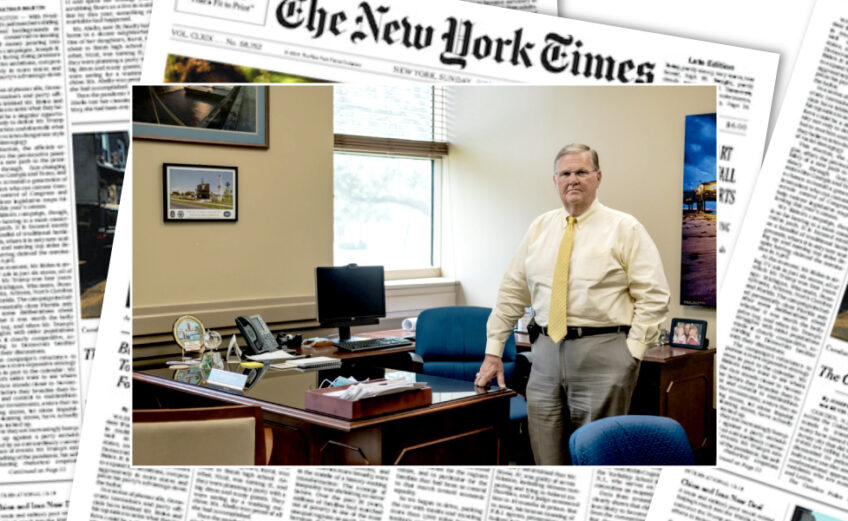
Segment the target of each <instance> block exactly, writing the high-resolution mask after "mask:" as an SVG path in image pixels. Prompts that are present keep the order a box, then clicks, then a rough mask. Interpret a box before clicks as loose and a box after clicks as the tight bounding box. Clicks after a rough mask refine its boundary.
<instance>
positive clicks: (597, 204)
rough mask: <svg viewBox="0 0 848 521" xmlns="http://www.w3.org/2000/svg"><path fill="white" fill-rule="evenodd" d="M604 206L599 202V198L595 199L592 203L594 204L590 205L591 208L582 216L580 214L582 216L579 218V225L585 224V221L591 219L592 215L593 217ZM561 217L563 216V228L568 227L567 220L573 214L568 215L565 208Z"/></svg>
mask: <svg viewBox="0 0 848 521" xmlns="http://www.w3.org/2000/svg"><path fill="white" fill-rule="evenodd" d="M602 206H603V205H602V204H601V203H600V201H598V198H597V197H595V200H594V201H592V204H590V205H589V208H587V209H586V211H585V212H583V213H581V214H580V216H579V217H577V224H580V223H582V222H585V221H586V219H589V218H590V217H592V215H593V214H595V213H597V211H598V210H599V209H600V208H601V207H602ZM561 215H562V225H563V226H567V225H568V220H567V218H568V216H569V215H571V214H569V213H568V211H567V210H566V209H565V208H563V209H562V214H561Z"/></svg>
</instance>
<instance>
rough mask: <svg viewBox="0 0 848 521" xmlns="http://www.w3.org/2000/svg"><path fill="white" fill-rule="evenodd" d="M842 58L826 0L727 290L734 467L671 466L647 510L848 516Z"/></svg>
mask: <svg viewBox="0 0 848 521" xmlns="http://www.w3.org/2000/svg"><path fill="white" fill-rule="evenodd" d="M846 63H848V4H846V3H845V2H842V1H839V0H819V1H818V2H817V4H816V7H815V10H814V12H813V15H812V18H811V21H810V26H809V28H808V29H807V32H806V36H805V39H804V44H803V46H802V48H801V51H800V53H799V57H798V62H797V65H796V67H795V72H794V73H793V76H792V80H791V82H790V85H789V88H788V90H787V94H786V101H785V102H784V104H783V108H782V110H781V114H780V118H779V120H778V122H777V125H776V127H775V132H774V136H773V137H772V140H771V144H770V146H769V151H768V154H767V155H766V159H765V162H764V164H763V169H762V172H761V174H760V177H759V181H758V182H757V186H756V192H755V193H756V198H754V199H753V200H752V204H751V207H750V209H749V210H748V214H747V216H746V220H745V223H744V227H743V229H742V231H741V233H740V244H746V245H749V247H748V248H745V249H738V250H737V252H736V253H735V255H734V257H733V266H734V269H735V271H734V272H733V274H732V276H730V275H729V277H728V279H727V281H726V282H725V285H724V287H723V296H722V299H723V300H722V305H723V307H722V309H721V310H720V316H719V320H720V324H721V326H720V329H719V334H720V342H721V347H722V349H721V350H720V352H719V355H720V356H719V367H720V372H719V380H720V385H719V394H718V398H719V413H720V414H719V432H718V435H719V443H720V444H719V447H720V448H719V454H718V464H719V466H720V467H721V468H722V469H724V471H718V470H715V471H711V472H701V471H697V472H695V471H687V472H683V473H681V472H674V473H669V475H668V476H666V475H665V472H667V471H664V475H663V483H664V484H665V485H666V486H667V487H668V488H667V490H669V491H673V493H672V494H669V495H668V497H666V498H665V500H663V501H655V504H654V505H652V507H651V516H650V519H663V520H665V519H669V520H672V519H673V520H683V519H702V518H704V516H703V515H701V514H699V513H698V510H699V509H703V508H704V506H705V504H708V503H710V502H713V503H715V504H716V505H721V509H722V510H721V512H723V514H722V515H721V516H719V515H717V514H714V515H712V516H710V517H709V518H710V519H719V520H723V519H738V518H740V517H735V516H742V513H744V514H746V515H748V516H749V517H747V518H750V519H762V520H790V519H792V520H797V519H803V520H807V519H842V520H845V519H848V464H846V462H848V459H847V458H846V456H848V452H846V447H848V437H846V433H848V327H846V326H848V313H846V310H848V302H846V291H845V288H846V280H847V279H848V250H846V248H845V244H846V241H848V189H846V187H848V159H846V151H847V150H848V103H846V100H847V99H848V75H847V74H846V68H845V64H846ZM734 491H735V492H736V493H735V495H736V496H738V500H737V498H735V497H734ZM746 497H747V498H750V500H751V501H752V502H753V503H754V504H749V502H748V500H747V499H745V498H746ZM743 499H744V501H743ZM810 512H812V514H811V513H810ZM828 515H830V516H835V517H827V516H828Z"/></svg>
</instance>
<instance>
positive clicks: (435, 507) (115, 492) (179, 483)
mask: <svg viewBox="0 0 848 521" xmlns="http://www.w3.org/2000/svg"><path fill="white" fill-rule="evenodd" d="M174 5H175V6H176V7H179V6H180V5H183V4H181V3H180V2H177V3H175V4H174ZM280 5H282V4H280ZM353 5H354V4H352V3H350V2H331V3H323V2H322V4H321V7H320V9H323V11H321V12H323V13H324V14H323V15H322V17H324V18H323V19H324V20H325V22H326V23H329V24H330V26H327V27H324V29H326V30H327V31H329V33H324V37H326V35H327V34H332V33H333V32H334V31H341V29H342V28H341V25H340V24H341V21H342V19H343V18H344V19H351V20H352V19H354V18H355V15H354V14H353V13H352V12H351V13H350V14H344V15H343V14H340V13H343V9H349V8H351V7H350V6H353ZM360 5H362V6H368V7H367V8H368V9H371V7H372V6H371V5H370V4H368V3H367V2H364V3H362V4H360ZM387 5H388V7H386V6H387ZM198 6H200V7H198ZM380 6H381V7H383V8H384V12H383V13H382V15H383V17H382V18H381V20H382V22H380V23H381V24H386V26H388V24H389V23H390V21H389V15H390V14H391V15H397V19H398V20H406V23H407V26H408V27H412V25H410V24H417V25H418V26H420V27H421V29H420V31H421V32H422V34H426V33H427V29H426V28H425V27H424V26H422V25H420V24H422V23H424V24H428V26H430V25H429V24H433V27H434V29H433V32H434V37H433V38H434V40H435V39H436V37H435V31H436V29H435V26H436V25H438V24H439V23H441V21H442V19H443V18H444V17H445V15H440V14H439V13H440V12H442V13H451V14H450V16H449V17H448V20H451V19H452V20H454V21H455V23H456V24H461V25H462V27H463V28H465V29H464V30H468V29H469V28H470V29H471V30H473V31H474V34H476V35H478V39H477V40H476V41H477V42H484V41H486V40H485V39H480V38H481V37H485V38H491V37H490V36H487V35H488V34H491V35H495V34H507V35H511V36H509V37H508V38H507V37H503V38H501V40H499V41H500V42H501V43H500V45H501V46H506V45H510V46H512V45H513V44H515V45H514V46H513V47H511V48H510V51H509V52H510V53H511V54H510V55H511V58H509V59H507V60H501V61H500V62H498V61H497V60H496V59H495V58H494V57H493V58H492V60H490V61H489V62H487V63H481V62H480V59H478V58H476V57H475V56H476V55H482V54H483V53H482V52H481V51H477V52H476V55H475V54H474V53H475V51H474V50H473V45H474V44H469V45H472V50H471V51H470V54H466V55H465V57H464V58H463V57H462V53H461V52H459V51H461V49H462V46H461V45H460V46H459V47H458V48H457V51H458V52H453V53H448V54H447V55H444V54H443V55H441V56H440V54H439V53H438V52H437V51H436V52H430V51H424V50H422V51H417V50H412V51H406V52H401V53H399V54H398V56H396V57H392V56H391V51H390V50H388V51H387V50H386V49H385V48H383V46H382V45H380V44H370V43H367V44H365V45H363V49H365V48H366V47H367V49H368V50H367V51H363V54H361V55H356V56H355V59H356V60H357V61H358V62H359V63H361V64H363V63H366V62H367V63H368V64H370V65H374V67H371V68H370V69H369V70H368V71H367V72H366V71H363V70H360V68H358V67H356V68H353V67H351V66H349V65H345V66H340V65H339V64H338V63H333V61H332V60H339V59H342V58H343V59H344V60H350V59H353V58H352V57H353V56H354V55H352V54H350V53H349V52H345V51H340V50H339V49H340V48H345V49H350V48H351V44H350V43H347V42H340V43H333V42H332V41H331V40H327V47H326V48H325V49H323V48H322V49H317V48H316V47H315V43H318V42H320V41H321V40H316V39H315V38H313V36H312V35H310V34H305V35H302V36H298V37H297V38H294V39H295V41H296V42H308V43H309V49H310V51H309V53H310V56H313V55H314V56H315V57H316V58H314V59H313V58H310V57H305V56H304V55H302V54H301V55H299V57H300V58H305V59H306V60H307V61H301V60H294V59H288V60H286V61H281V60H280V59H278V58H276V57H273V56H272V57H270V58H269V56H268V55H267V54H263V53H260V52H256V51H257V50H256V49H255V48H253V49H252V50H251V51H250V52H243V51H237V50H236V51H233V50H230V51H226V52H225V50H222V49H221V48H220V47H217V46H214V45H211V44H206V45H199V44H198V43H196V42H198V41H201V40H202V41H206V42H214V38H215V37H216V36H221V35H223V34H224V33H227V34H229V35H230V38H234V40H233V41H234V42H241V41H244V42H246V43H249V42H248V40H245V39H244V38H248V36H246V35H250V36H249V38H255V39H256V40H253V41H261V44H262V46H263V48H265V49H266V50H267V49H268V48H270V46H271V45H282V46H285V47H286V48H289V49H290V50H291V49H295V48H297V49H301V50H298V51H297V52H305V51H302V49H303V48H305V47H303V46H301V43H287V42H282V43H281V42H280V41H278V39H279V38H280V37H287V36H288V35H293V34H298V33H291V32H281V28H280V25H279V24H278V23H277V22H276V21H275V19H274V18H269V19H268V20H269V23H268V26H267V27H260V26H256V25H253V24H251V23H249V22H244V21H242V22H233V21H232V20H226V19H221V18H214V17H209V16H205V15H203V16H199V15H196V14H194V15H192V14H187V13H185V12H178V11H170V10H169V9H170V8H171V7H172V6H169V5H166V4H157V5H156V6H155V8H154V13H153V15H152V17H151V32H150V35H149V37H148V48H147V55H146V57H145V72H144V75H145V76H146V77H150V78H153V80H154V81H157V82H158V81H159V80H161V78H162V75H163V74H164V71H165V63H166V62H167V59H168V57H167V56H168V54H171V53H174V54H175V55H179V56H187V57H192V58H196V59H207V60H209V59H212V58H214V59H215V60H224V61H227V62H230V63H237V64H239V65H243V64H247V65H250V66H252V67H254V68H261V69H264V70H269V71H280V72H283V73H286V74H291V75H299V76H303V77H308V78H320V79H329V80H334V81H355V80H365V79H370V80H371V81H374V80H375V79H377V80H379V81H386V76H387V75H386V74H385V73H384V72H381V69H383V68H384V67H385V64H386V63H392V64H394V65H392V67H394V66H397V67H398V69H397V71H396V72H395V73H390V74H389V75H390V76H396V79H406V80H409V79H412V78H414V77H416V75H418V74H421V76H420V78H421V79H428V78H429V79H430V80H432V79H433V78H434V77H435V76H428V74H429V73H432V74H433V75H436V74H447V73H446V71H448V70H449V71H450V76H449V77H442V78H441V79H450V80H453V81H457V82H460V83H468V82H472V81H474V82H476V81H485V82H493V81H517V80H518V79H519V78H520V79H521V81H537V82H542V83H545V82H548V83H550V82H553V81H556V82H562V81H566V82H572V83H595V82H597V81H598V80H596V79H594V78H590V79H587V78H585V77H574V75H573V74H572V73H570V72H569V71H568V68H569V65H568V63H570V62H569V61H568V60H569V59H571V58H570V57H565V58H564V59H563V56H561V55H560V56H559V61H554V53H555V51H556V52H557V53H561V52H562V51H563V48H562V47H559V46H558V45H559V44H557V43H555V42H562V45H565V43H564V42H565V41H566V40H568V41H569V42H570V43H568V45H574V46H576V47H580V46H585V47H587V48H588V47H592V49H593V50H594V51H597V52H598V53H603V54H600V55H599V56H600V57H599V58H596V57H595V56H594V55H589V54H586V55H579V56H578V57H579V59H580V60H604V61H603V63H606V64H609V63H616V64H617V69H616V73H615V75H614V76H613V77H612V79H607V78H606V77H605V76H603V75H602V77H601V78H600V81H601V82H602V83H606V82H608V81H609V82H615V83H620V82H625V81H624V80H627V81H626V82H630V79H633V81H636V76H637V75H638V74H640V73H639V69H640V68H641V70H642V72H643V73H644V77H643V78H642V80H643V81H645V80H648V79H650V81H645V82H648V83H650V82H660V81H666V82H669V83H681V82H683V79H684V76H685V75H686V74H687V73H689V74H693V76H692V79H693V80H698V81H705V80H710V79H715V78H716V77H717V76H719V77H721V78H722V79H723V81H724V82H725V86H724V90H725V92H723V94H722V95H721V100H722V101H721V103H722V109H721V117H722V121H723V122H729V121H731V120H730V119H729V118H737V119H733V120H732V121H738V120H739V119H744V120H745V125H746V128H745V130H744V131H732V132H731V131H728V130H727V129H729V128H730V127H731V126H732V125H727V129H725V133H726V134H727V136H726V138H725V137H722V143H723V144H725V145H726V146H728V147H733V148H734V151H733V152H729V155H731V156H732V158H728V159H727V160H726V161H728V162H730V163H731V164H732V165H733V167H734V168H739V169H743V168H747V169H749V170H751V171H755V170H756V168H757V167H758V163H759V159H758V158H759V157H760V156H761V153H762V150H761V147H762V143H763V140H764V134H765V128H766V122H765V119H766V114H767V113H768V110H769V107H770V96H771V88H772V84H773V76H774V72H775V66H776V59H775V57H774V56H773V55H770V54H767V53H760V52H751V51H746V50H743V49H735V48H731V47H727V46H721V45H715V44H707V43H702V42H694V41H690V40H683V39H679V38H665V37H661V36H657V35H649V34H644V33H638V32H634V31H625V30H618V29H611V28H606V27H602V26H597V25H592V24H572V23H571V22H569V21H567V20H561V19H555V18H545V17H537V16H531V15H526V14H524V13H507V12H505V11H502V10H498V9H492V8H490V7H486V6H477V5H472V4H454V3H445V2H433V3H431V4H430V11H428V13H429V14H425V13H421V12H416V13H414V14H413V13H412V12H411V11H409V12H408V11H405V10H406V9H408V7H407V6H406V5H405V4H386V3H382V4H380ZM380 6H377V7H374V9H377V8H378V7H380ZM270 7H277V6H274V5H270ZM193 8H195V9H202V10H203V11H204V12H205V14H210V13H212V14H215V15H216V16H218V15H221V13H222V11H221V10H220V9H218V10H217V11H215V10H214V9H211V8H210V9H204V8H203V7H202V6H201V4H197V3H195V4H194V5H193ZM317 9H318V7H317V6H316V12H318V11H317ZM340 9H341V10H340ZM363 9H365V7H363ZM395 11H399V12H397V13H396V12H395ZM269 13H271V14H269V15H268V16H269V17H270V16H273V10H270V9H269ZM363 16H364V15H363ZM435 20H439V22H436V21H435ZM254 21H255V20H254ZM293 23H295V22H293ZM398 23H399V24H401V25H400V26H401V27H402V26H403V24H402V22H398ZM315 24H316V25H314V27H315V29H318V25H317V24H318V22H317V21H315ZM449 24H450V22H448V25H449ZM189 27H191V29H189ZM200 28H202V29H200ZM504 28H506V29H504ZM212 29H214V31H212ZM478 31H479V32H478ZM577 32H579V33H582V34H585V36H581V37H580V38H581V40H579V45H577V43H578V40H575V37H574V36H572V35H571V33H577ZM545 33H547V35H546V36H542V35H545ZM173 34H185V35H186V36H185V37H176V38H171V37H170V36H169V35H173ZM242 34H246V35H245V36H235V35H242ZM387 34H388V33H387ZM463 34H468V33H467V32H465V33H463ZM192 35H194V36H192ZM590 35H591V40H590ZM265 37H271V38H265ZM546 38H547V40H548V50H547V51H546V52H544V53H543V54H542V56H547V57H546V58H545V60H547V61H546V63H547V65H548V67H549V68H551V67H559V68H560V71H559V73H557V72H552V71H550V70H547V69H545V66H543V65H540V63H541V62H537V56H539V54H538V52H536V51H537V50H538V51H541V49H542V47H543V46H542V44H541V43H540V44H539V45H538V48H537V42H542V41H544V40H545V39H546ZM189 40H192V41H189ZM390 40H392V38H391V35H389V36H388V37H385V35H384V39H383V40H382V41H383V42H387V41H390ZM507 40H509V43H507ZM219 43H223V44H224V45H227V39H226V37H225V38H224V40H223V42H219ZM216 45H217V44H216ZM236 45H241V44H239V43H236ZM266 45H268V46H269V47H264V46H266ZM482 45H484V44H483V43H479V44H478V46H482ZM493 45H494V44H493ZM245 48H250V46H249V45H247V46H246V47H245ZM353 48H354V49H355V47H353ZM481 49H482V48H481ZM531 51H532V52H531ZM292 52H293V51H292ZM419 52H420V53H421V54H420V56H416V53H419ZM493 52H497V51H493ZM505 52H506V51H505V50H502V51H500V53H501V58H504V57H506V54H505ZM365 53H367V54H365ZM387 53H388V54H387ZM639 54H642V56H640V57H638V58H637V57H634V56H638V55H639ZM321 56H323V57H326V60H323V61H322V59H321ZM334 56H338V57H342V58H333V57H334ZM442 57H446V58H448V59H449V60H454V59H456V60H465V61H464V62H463V63H462V64H460V62H457V61H455V62H453V64H451V63H448V64H445V63H444V62H443V61H442ZM708 57H709V58H708ZM525 59H526V63H525ZM575 59H577V58H575ZM413 60H414V61H413ZM510 60H513V61H515V62H516V63H515V64H511V63H510ZM699 60H700V62H702V63H701V64H700V65H695V62H696V61H699ZM150 63H153V64H154V65H149V64H150ZM157 63H158V65H156V64H157ZM321 63H328V64H329V65H321ZM345 63H347V62H345ZM597 63H601V62H597ZM637 63H638V65H637ZM555 64H556V65H555ZM446 65H448V66H450V67H453V68H446ZM584 65H585V63H584ZM148 70H149V71H151V72H148ZM731 70H732V72H728V71H731ZM407 71H408V72H407ZM696 71H697V72H698V73H700V74H701V75H694V73H695V72H696ZM578 72H579V71H578ZM734 82H737V83H734ZM743 83H744V85H745V88H746V89H749V90H748V91H746V93H745V94H744V95H743V98H744V99H743V98H740V97H739V96H740V94H739V93H738V92H737V91H734V87H737V86H740V85H742V84H743ZM728 85H730V86H728ZM746 158H753V159H750V160H746ZM127 194H128V190H125V192H124V197H127ZM126 215H127V213H126V212H124V213H121V219H122V220H121V224H120V226H121V227H124V226H127V224H126V220H124V217H125V216H126ZM122 229H123V228H122ZM119 237H120V233H119ZM116 255H118V256H122V255H126V256H127V259H124V260H123V261H117V260H113V266H119V265H120V266H124V269H126V270H129V259H128V257H129V252H128V251H123V252H122V250H121V249H120V248H119V247H116ZM119 262H120V264H119ZM115 273H116V272H113V274H112V276H110V284H109V288H108V290H107V291H109V292H110V293H111V291H117V292H118V293H119V296H118V297H113V298H115V299H116V300H115V301H116V302H117V301H119V300H118V299H120V298H121V296H122V295H125V293H126V289H125V288H126V281H127V280H128V273H127V274H121V275H120V276H116V275H115ZM113 288H116V289H113ZM107 301H111V299H110V297H109V296H108V295H107ZM110 308H111V306H110ZM124 312H126V310H124ZM124 326H125V324H124ZM107 327H108V328H109V329H107ZM130 342H131V337H130V334H129V332H128V331H127V330H126V328H125V327H123V328H122V322H120V321H117V322H116V323H113V322H112V321H108V322H107V323H105V324H104V327H103V328H102V329H101V331H100V336H99V338H98V345H99V346H102V347H100V355H99V356H98V357H97V359H96V361H95V363H96V364H97V366H96V373H97V374H98V375H103V376H102V377H101V378H99V379H98V380H97V381H96V382H93V383H92V385H95V386H97V387H93V388H92V401H91V402H90V403H89V405H91V407H92V411H97V412H96V413H95V412H92V413H90V414H89V415H88V416H87V419H86V420H87V421H86V425H85V427H84V436H83V444H82V445H81V447H80V459H81V460H83V461H88V462H90V464H89V465H85V466H80V468H79V469H78V473H77V476H76V480H75V483H74V490H73V501H72V504H71V507H70V508H71V509H70V518H71V519H99V518H106V517H109V518H113V519H118V518H121V517H120V516H121V515H122V514H120V512H124V511H125V512H126V514H124V515H126V517H127V518H130V517H132V518H139V517H145V516H152V515H154V514H153V513H154V512H156V513H157V514H156V516H157V517H159V518H163V519H166V518H174V519H200V518H210V517H212V518H244V519H248V518H254V519H263V518H265V517H269V518H277V517H284V518H290V519H312V518H317V517H323V516H325V515H334V516H336V517H338V516H341V517H345V518H366V519H411V518H415V517H426V518H432V517H438V516H439V515H442V516H443V517H444V518H470V519H561V518H573V519H599V520H600V519H611V518H615V519H634V520H635V519H642V518H644V516H645V514H646V512H647V508H648V505H649V503H650V498H651V495H652V493H653V487H654V483H655V480H656V478H657V476H658V471H657V470H652V469H644V470H636V469H631V470H619V469H598V470H595V471H591V470H589V469H575V470H570V469H516V468H495V469H478V470H475V469H461V470H460V469H421V470H418V469H416V470H410V469H373V470H372V469H346V468H343V469H340V468H334V469H322V468H309V469H301V468H298V469H288V468H280V469H261V470H256V469H250V470H232V469H229V470H218V469H198V470H191V471H189V470H177V469H172V470H162V469H156V470H151V469H141V468H138V469H133V468H131V467H129V443H130V440H129V422H130V418H129V414H128V412H129V411H128V408H129V403H130V398H129V397H130V392H129V390H127V389H126V388H124V387H123V386H122V385H121V381H122V380H121V378H123V377H127V375H126V374H125V373H123V372H122V367H123V366H122V364H123V363H124V362H125V361H126V358H125V357H126V354H125V353H124V352H123V350H124V349H125V346H126V344H128V343H130ZM107 357H108V358H107ZM108 375H112V376H111V377H109V376H108ZM458 484H462V485H463V486H457V485H458ZM542 489H546V491H549V492H550V493H546V494H540V493H539V491H540V490H542ZM516 490H520V491H522V492H523V495H522V494H519V495H518V498H516V494H515V491H516ZM295 491H297V493H295ZM228 492H229V494H228ZM522 498H523V499H522ZM163 505H164V506H163Z"/></svg>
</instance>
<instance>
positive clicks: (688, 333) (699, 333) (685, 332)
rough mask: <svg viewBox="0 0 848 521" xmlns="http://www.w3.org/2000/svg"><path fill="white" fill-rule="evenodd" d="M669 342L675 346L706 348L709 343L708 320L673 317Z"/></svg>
mask: <svg viewBox="0 0 848 521" xmlns="http://www.w3.org/2000/svg"><path fill="white" fill-rule="evenodd" d="M668 343H669V344H670V345H672V346H674V347H688V348H690V349H706V348H707V346H708V345H709V341H708V340H707V322H706V321H705V320H693V319H690V318H673V319H671V333H669V340H668Z"/></svg>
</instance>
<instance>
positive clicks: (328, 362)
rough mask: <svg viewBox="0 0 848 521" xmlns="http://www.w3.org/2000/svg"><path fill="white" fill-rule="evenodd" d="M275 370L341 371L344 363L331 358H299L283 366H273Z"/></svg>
mask: <svg viewBox="0 0 848 521" xmlns="http://www.w3.org/2000/svg"><path fill="white" fill-rule="evenodd" d="M271 367H273V368H275V369H298V370H300V371H320V370H323V369H341V367H342V361H341V360H340V359H338V358H330V357H329V356H312V357H309V358H297V359H295V360H288V361H286V362H283V363H281V364H271Z"/></svg>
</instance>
